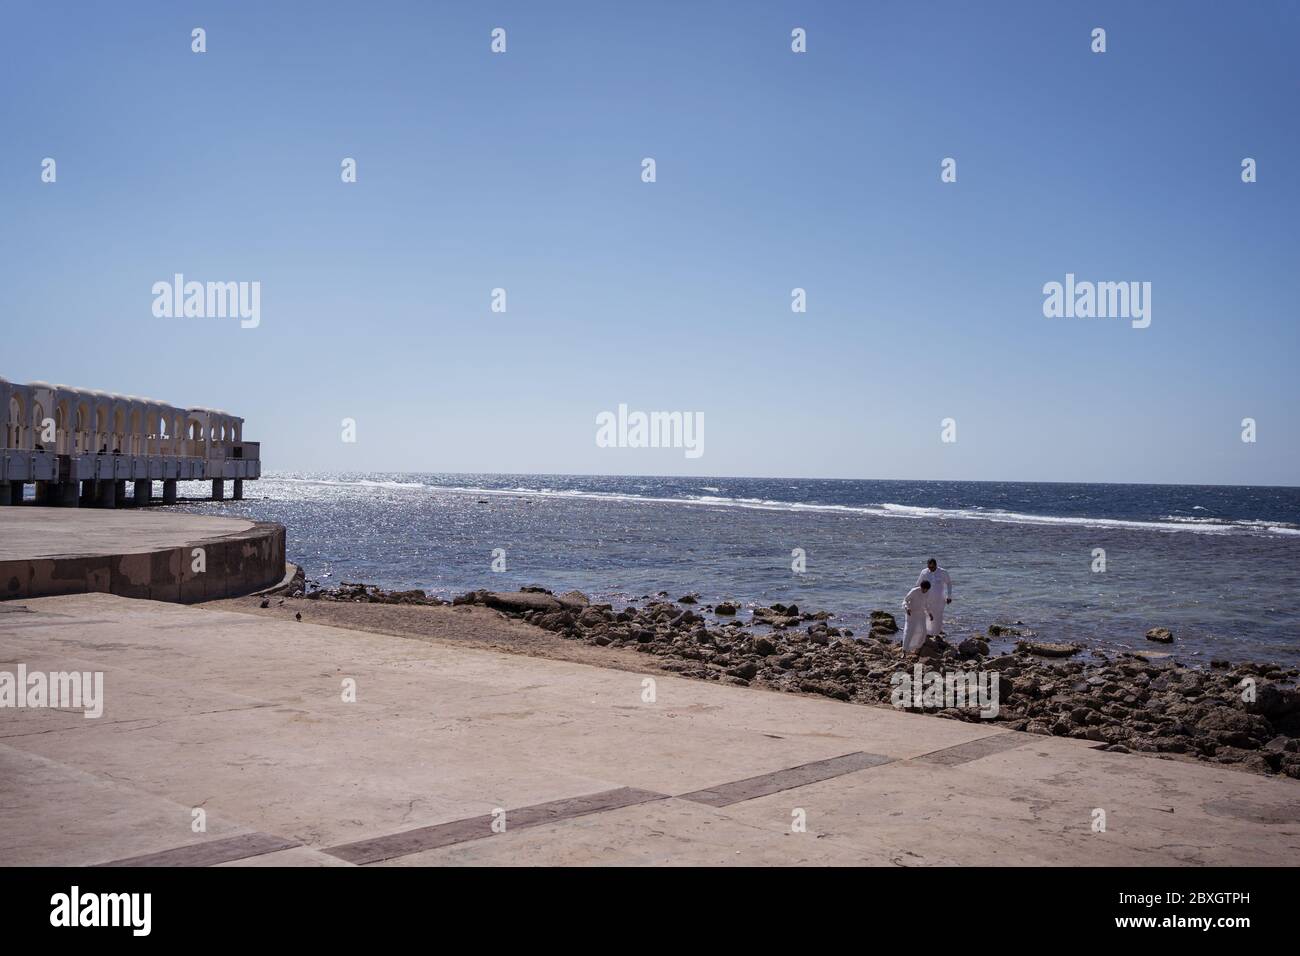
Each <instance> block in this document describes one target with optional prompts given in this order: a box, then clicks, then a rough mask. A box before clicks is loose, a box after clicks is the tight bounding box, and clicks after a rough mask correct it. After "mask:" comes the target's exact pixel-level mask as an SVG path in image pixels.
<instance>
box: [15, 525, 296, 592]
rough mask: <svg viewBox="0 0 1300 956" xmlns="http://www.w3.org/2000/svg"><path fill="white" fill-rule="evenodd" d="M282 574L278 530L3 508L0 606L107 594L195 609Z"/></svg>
mask: <svg viewBox="0 0 1300 956" xmlns="http://www.w3.org/2000/svg"><path fill="white" fill-rule="evenodd" d="M196 549H197V551H196ZM200 552H201V554H200ZM283 573H284V527H283V526H282V525H278V524H270V523H262V522H252V521H245V520H243V519H239V518H221V517H214V516H205V515H189V514H183V513H179V512H157V511H131V512H123V511H94V510H77V511H64V510H61V509H50V508H0V599H15V598H32V597H48V596H53V595H59V594H84V593H86V592H90V591H104V592H107V593H111V594H118V595H121V596H123V597H141V598H152V599H154V600H161V601H180V602H183V603H193V602H197V601H205V600H212V599H214V598H218V597H227V596H230V595H234V594H248V593H249V592H251V591H256V590H258V589H259V588H263V587H267V586H269V585H272V584H274V583H276V582H277V581H279V580H280V578H281V576H282V575H283Z"/></svg>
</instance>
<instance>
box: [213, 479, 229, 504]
mask: <svg viewBox="0 0 1300 956" xmlns="http://www.w3.org/2000/svg"><path fill="white" fill-rule="evenodd" d="M225 498H226V483H225V482H224V481H223V480H222V479H220V478H213V479H212V500H213V501H224V500H225Z"/></svg>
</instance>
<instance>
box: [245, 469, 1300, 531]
mask: <svg viewBox="0 0 1300 956" xmlns="http://www.w3.org/2000/svg"><path fill="white" fill-rule="evenodd" d="M267 477H268V478H270V477H271V476H267ZM273 480H277V481H288V482H298V483H303V484H320V485H342V486H347V485H352V486H357V487H378V488H392V489H411V490H419V489H424V490H428V491H431V492H446V493H452V494H466V495H478V496H492V495H497V496H506V497H532V498H561V499H577V500H592V501H609V502H630V503H638V504H670V505H694V506H704V507H718V508H745V509H749V510H757V511H787V512H809V513H817V514H848V515H869V516H873V517H882V518H900V519H912V520H924V519H929V520H940V521H993V522H998V523H1001V524H1025V525H1045V526H1058V527H1079V528H1098V529H1114V530H1132V531H1162V532H1169V533H1174V532H1188V533H1196V534H1218V535H1225V534H1243V533H1244V534H1275V535H1300V527H1297V526H1296V525H1292V524H1288V523H1286V522H1278V521H1264V520H1240V521H1227V520H1224V519H1220V518H1198V517H1187V516H1179V515H1165V516H1163V517H1162V518H1161V519H1160V520H1156V521H1138V520H1133V519H1128V518H1092V517H1079V516H1073V515H1037V514H1028V513H1025V512H1019V511H1004V510H1001V509H990V508H981V507H978V506H976V507H971V508H936V507H927V506H923V505H904V504H896V503H894V502H883V503H881V504H872V505H835V504H818V503H810V502H801V501H776V500H772V499H766V498H729V497H723V496H719V495H685V496H683V497H674V498H665V497H654V496H650V495H639V494H627V493H623V492H613V491H587V490H584V489H581V488H546V487H542V488H529V487H524V486H518V487H514V488H481V487H475V486H461V485H436V484H426V483H424V482H418V481H414V482H403V481H371V480H367V479H357V480H349V481H343V480H337V479H327V478H276V479H273Z"/></svg>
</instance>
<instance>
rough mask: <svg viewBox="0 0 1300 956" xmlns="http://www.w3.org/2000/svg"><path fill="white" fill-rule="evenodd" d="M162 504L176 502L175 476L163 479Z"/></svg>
mask: <svg viewBox="0 0 1300 956" xmlns="http://www.w3.org/2000/svg"><path fill="white" fill-rule="evenodd" d="M163 504H165V505H174V504H176V479H175V478H164V479H163Z"/></svg>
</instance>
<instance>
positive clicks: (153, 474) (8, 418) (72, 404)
mask: <svg viewBox="0 0 1300 956" xmlns="http://www.w3.org/2000/svg"><path fill="white" fill-rule="evenodd" d="M0 421H3V423H4V432H3V435H0V505H6V504H20V503H22V501H23V500H24V489H25V486H26V485H28V484H32V485H34V486H35V498H36V500H37V501H38V502H42V503H46V504H57V505H66V506H76V505H79V504H80V505H86V504H95V505H98V506H100V507H110V508H111V507H117V506H118V505H120V504H124V503H134V504H137V505H143V504H148V503H150V502H152V501H153V500H154V499H153V482H155V481H161V482H162V483H163V497H162V502H163V503H164V504H170V503H173V502H175V500H176V482H177V481H211V482H212V497H214V498H218V499H220V498H223V497H225V482H227V481H233V482H234V489H233V491H234V494H233V497H234V498H236V499H238V498H242V497H243V490H244V487H243V486H244V482H245V481H247V480H252V479H257V478H259V477H261V460H260V458H261V455H260V449H259V446H258V443H257V442H246V441H244V435H243V432H244V420H243V419H242V418H239V417H238V416H236V415H231V414H230V413H229V412H224V411H221V410H219V409H215V408H182V407H179V406H175V405H169V404H167V403H165V402H156V401H153V400H152V399H148V398H140V397H138V396H135V395H116V394H113V393H110V392H101V391H96V390H94V389H85V388H73V387H72V386H69V385H51V384H49V383H48V382H29V383H27V384H25V385H20V384H17V383H13V382H9V381H8V380H6V379H3V378H0ZM127 482H132V483H133V486H134V495H133V497H132V498H131V499H129V500H128V499H127V497H126V483H127Z"/></svg>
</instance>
